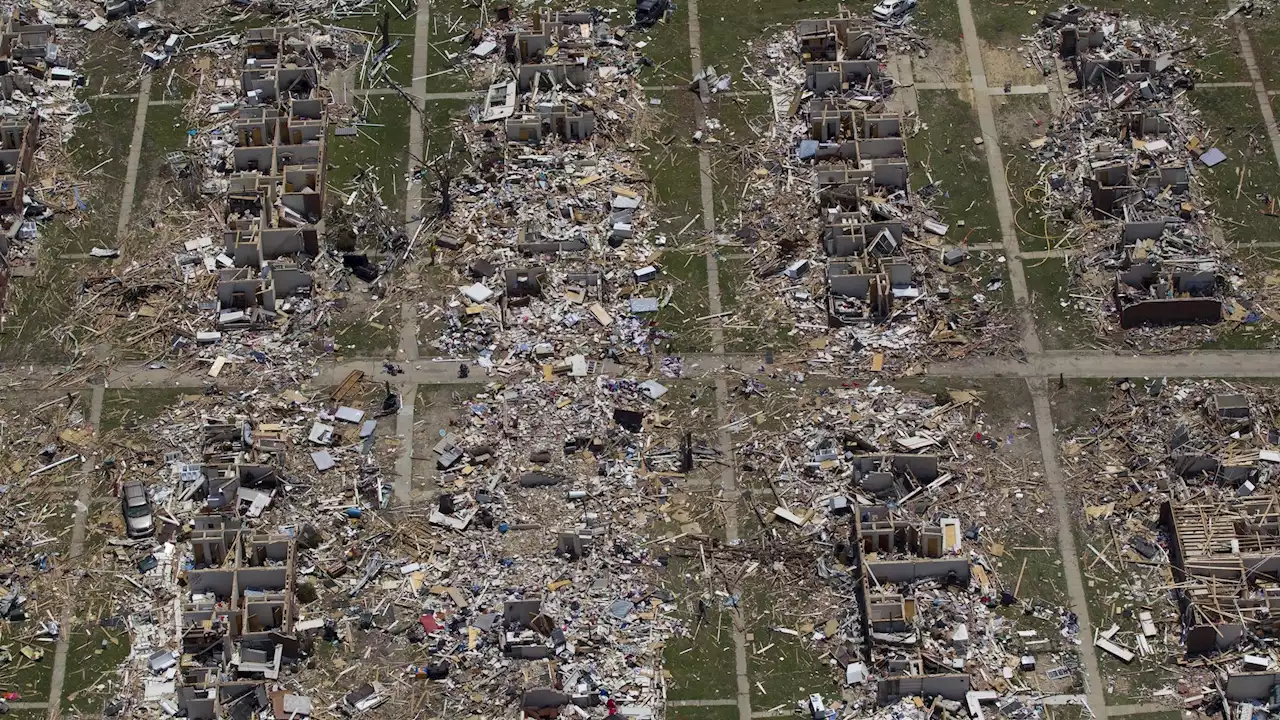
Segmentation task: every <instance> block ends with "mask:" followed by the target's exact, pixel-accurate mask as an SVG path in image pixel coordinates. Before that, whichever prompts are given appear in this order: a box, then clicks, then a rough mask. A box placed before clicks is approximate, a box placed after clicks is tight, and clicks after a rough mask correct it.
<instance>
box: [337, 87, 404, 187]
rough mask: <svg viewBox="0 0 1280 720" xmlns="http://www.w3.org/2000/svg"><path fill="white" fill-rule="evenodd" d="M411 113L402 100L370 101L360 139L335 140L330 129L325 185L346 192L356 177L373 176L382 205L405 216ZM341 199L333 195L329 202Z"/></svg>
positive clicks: (391, 97) (387, 97)
mask: <svg viewBox="0 0 1280 720" xmlns="http://www.w3.org/2000/svg"><path fill="white" fill-rule="evenodd" d="M411 112H412V111H411V110H410V109H409V106H408V105H407V104H406V103H405V101H404V100H402V99H401V98H400V97H399V96H394V95H383V96H375V97H370V98H368V106H367V110H366V112H365V113H364V115H363V116H362V117H361V118H360V119H359V120H358V121H357V122H359V123H363V125H359V126H358V129H359V135H357V136H356V137H343V138H340V137H336V136H334V134H333V129H331V131H330V133H329V141H328V176H327V179H326V181H325V182H326V183H327V184H328V185H329V187H331V188H333V189H334V190H337V191H345V190H346V188H347V186H348V184H349V183H350V182H351V180H352V179H353V178H355V177H356V176H357V175H359V174H361V173H364V172H371V173H373V174H374V175H375V176H376V177H377V179H378V187H379V189H380V191H381V194H382V201H383V202H384V203H385V204H386V205H387V206H388V207H391V208H392V209H395V210H397V211H399V212H403V211H404V199H405V173H406V172H407V170H408V167H409V116H410V113H411ZM340 197H342V196H341V195H333V196H331V198H330V201H331V202H334V201H336V198H340Z"/></svg>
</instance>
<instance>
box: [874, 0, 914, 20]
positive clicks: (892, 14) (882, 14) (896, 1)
mask: <svg viewBox="0 0 1280 720" xmlns="http://www.w3.org/2000/svg"><path fill="white" fill-rule="evenodd" d="M915 8H916V0H881V2H880V4H879V5H876V6H875V8H874V9H872V10H871V16H872V17H874V18H875V19H877V20H880V21H882V22H884V21H888V20H894V19H896V18H900V17H902V16H903V15H906V14H907V13H909V12H911V11H912V10H915Z"/></svg>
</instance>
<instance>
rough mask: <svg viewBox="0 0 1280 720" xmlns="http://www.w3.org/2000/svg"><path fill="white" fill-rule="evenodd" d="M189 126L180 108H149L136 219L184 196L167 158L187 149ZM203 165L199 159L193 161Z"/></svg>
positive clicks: (136, 201)
mask: <svg viewBox="0 0 1280 720" xmlns="http://www.w3.org/2000/svg"><path fill="white" fill-rule="evenodd" d="M188 128H189V125H188V123H187V121H186V120H185V119H184V118H183V117H182V106H180V105H152V106H151V107H149V108H147V125H146V128H145V129H144V130H143V133H142V154H141V155H140V156H139V157H138V182H137V186H136V189H135V191H134V197H133V204H134V215H133V217H134V220H135V221H137V220H142V219H143V218H145V215H146V212H147V210H149V209H161V210H163V209H164V208H166V207H169V206H170V204H171V203H173V202H174V201H176V200H177V199H178V198H180V197H181V195H180V193H179V192H178V189H177V187H176V186H175V184H174V176H173V173H172V172H170V171H169V167H168V163H167V162H166V161H165V156H166V155H168V154H169V153H171V152H174V151H177V150H186V149H187V130H188ZM193 160H194V161H195V162H199V161H200V159H199V158H193Z"/></svg>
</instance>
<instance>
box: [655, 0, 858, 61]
mask: <svg viewBox="0 0 1280 720" xmlns="http://www.w3.org/2000/svg"><path fill="white" fill-rule="evenodd" d="M839 9H840V4H839V3H838V2H835V1H834V0H806V1H805V2H797V1H796V0H702V2H701V3H699V4H698V25H699V27H700V29H701V31H702V39H701V42H700V45H701V48H702V64H703V65H714V66H715V67H716V70H717V71H719V72H721V73H725V72H729V73H733V74H734V77H735V78H736V77H737V76H738V74H739V73H740V72H741V70H742V66H743V58H745V57H747V55H748V53H747V48H748V46H749V44H750V43H754V42H756V41H760V40H763V39H765V37H766V36H767V35H772V34H775V33H777V32H779V31H781V30H783V29H785V28H786V27H787V26H790V25H792V24H794V23H795V21H796V20H800V19H802V18H822V17H835V16H836V14H837V13H838V12H839ZM683 11H684V8H681V9H680V10H678V11H677V12H676V17H677V20H679V16H680V13H681V12H683Z"/></svg>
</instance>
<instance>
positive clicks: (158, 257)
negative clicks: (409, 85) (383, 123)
mask: <svg viewBox="0 0 1280 720" xmlns="http://www.w3.org/2000/svg"><path fill="white" fill-rule="evenodd" d="M349 45H350V43H348V42H344V41H342V40H341V38H340V37H339V36H337V35H334V34H332V33H330V32H329V31H327V30H326V29H324V28H321V27H318V26H291V27H280V28H258V29H251V30H248V31H245V32H242V33H237V34H234V35H226V36H223V37H220V38H219V39H217V40H214V41H210V42H208V43H205V44H204V45H203V46H202V47H201V51H202V52H203V53H204V56H203V57H206V58H209V59H210V60H211V68H210V70H209V71H207V72H205V73H203V78H204V83H203V85H202V86H201V88H200V91H199V93H198V94H197V98H198V101H192V103H190V105H189V106H188V107H186V108H185V114H187V115H188V116H189V118H188V121H189V123H190V124H191V125H192V126H194V127H196V128H197V130H196V131H195V132H194V133H190V135H191V137H190V139H189V144H188V148H187V149H186V150H185V151H179V152H176V153H173V154H172V155H171V157H170V158H169V162H168V171H169V172H171V173H172V175H173V177H174V178H175V179H176V180H178V181H179V183H181V185H182V187H184V188H185V191H184V192H183V195H184V197H183V198H181V199H180V202H179V203H178V204H177V205H176V206H174V205H166V206H163V207H157V208H154V209H153V210H152V211H151V212H152V213H153V214H154V216H155V217H154V218H153V230H152V232H151V233H148V234H147V235H148V237H146V238H143V237H142V234H138V235H136V236H132V237H131V238H127V239H126V242H127V243H131V244H132V247H130V253H129V255H130V257H131V258H133V259H132V261H131V262H129V263H128V264H121V265H120V266H117V267H116V268H114V269H113V271H112V272H110V273H103V274H101V275H96V276H93V277H91V278H89V279H87V281H86V282H85V284H84V286H83V288H82V292H81V294H80V297H79V303H78V307H77V312H78V314H79V316H81V317H83V319H84V322H85V324H86V325H88V326H90V327H94V328H96V329H97V330H98V331H99V332H100V333H113V334H117V335H121V336H122V338H121V339H122V340H125V341H126V344H127V345H128V346H129V347H131V348H132V349H134V350H135V351H137V352H139V353H146V356H147V357H158V356H161V355H164V354H166V353H167V352H172V351H175V350H176V351H177V352H176V353H174V354H173V355H170V356H169V357H171V358H176V359H177V362H179V363H182V364H187V365H193V364H200V365H202V366H204V367H206V368H207V369H209V370H210V373H211V374H212V375H214V376H215V377H217V376H219V374H220V372H221V368H222V366H223V365H225V364H230V366H231V367H233V368H234V367H236V366H237V364H238V362H239V361H247V362H248V363H249V364H248V365H245V366H244V367H245V368H248V367H251V366H254V365H256V366H258V370H259V371H261V370H264V369H265V370H267V371H268V372H279V373H284V374H287V375H288V376H289V378H290V379H292V380H293V381H295V382H296V381H297V380H299V379H300V377H305V376H306V375H307V374H309V369H308V368H309V361H313V360H314V359H315V358H316V357H318V356H320V355H321V354H322V353H323V352H324V351H326V350H329V349H331V348H332V341H331V340H330V341H329V342H327V343H326V342H321V341H320V338H324V337H325V336H326V335H329V334H331V333H332V329H331V328H332V322H333V318H334V316H335V315H336V314H337V313H339V312H340V311H341V309H342V307H343V305H344V302H345V301H344V299H343V298H344V294H345V292H346V291H348V290H349V289H350V285H351V283H352V282H353V279H352V278H353V276H354V277H355V278H364V279H365V280H372V279H374V278H376V277H377V276H378V275H379V274H380V269H379V268H378V267H377V266H376V265H373V264H371V263H368V262H367V256H366V255H363V254H361V253H359V252H357V250H364V249H366V248H370V247H374V248H376V247H379V245H378V243H381V242H384V241H385V242H387V243H390V244H393V243H394V242H395V238H396V237H397V234H398V235H400V236H402V235H403V232H402V230H400V228H399V226H398V225H392V224H391V221H390V219H389V218H388V217H387V214H388V213H387V211H386V210H385V208H383V206H382V201H381V199H380V197H379V190H378V188H377V187H376V185H375V184H372V181H370V180H369V179H368V178H363V179H360V180H358V184H357V187H356V188H354V189H352V192H351V193H350V194H348V196H347V197H348V198H349V199H350V200H351V201H353V202H354V201H356V200H361V201H363V203H367V208H366V209H368V210H369V212H367V213H363V214H362V215H361V216H360V217H359V218H358V219H356V218H353V217H352V215H353V212H352V210H353V208H351V207H349V206H348V207H344V208H343V209H342V210H341V211H340V212H338V213H337V215H336V216H335V217H334V223H333V228H334V229H335V233H334V235H333V237H332V238H329V237H327V236H326V234H325V224H324V223H323V221H324V220H325V216H326V212H327V207H326V205H327V202H326V193H327V192H328V190H329V188H328V186H327V182H326V175H327V160H326V158H327V147H326V144H327V134H328V132H329V115H328V113H329V110H328V106H329V102H330V100H331V97H330V96H329V94H328V93H327V92H325V91H323V90H322V74H324V73H328V72H330V71H332V70H334V69H335V67H336V66H339V65H341V63H343V62H346V61H349V60H350V57H349V56H347V55H346V54H345V53H346V50H347V48H348V46H349ZM189 51H190V50H189ZM375 210H376V212H375ZM210 215H214V216H215V217H210ZM375 235H376V236H377V238H376V240H374V236H375ZM155 236H158V240H159V242H156V239H157V237H155ZM357 243H359V245H357ZM355 259H363V260H365V261H366V262H364V263H357V262H354V260H355ZM175 268H176V273H175ZM171 362H172V361H171Z"/></svg>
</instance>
